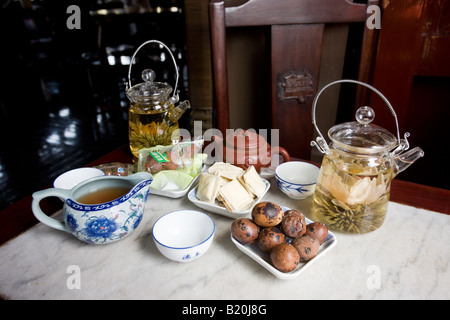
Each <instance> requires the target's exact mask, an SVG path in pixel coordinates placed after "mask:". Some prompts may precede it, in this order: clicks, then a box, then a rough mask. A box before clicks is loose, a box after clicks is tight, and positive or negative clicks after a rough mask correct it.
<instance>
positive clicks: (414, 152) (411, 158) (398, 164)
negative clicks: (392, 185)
mask: <svg viewBox="0 0 450 320" xmlns="http://www.w3.org/2000/svg"><path fill="white" fill-rule="evenodd" d="M424 154H425V153H424V152H423V150H422V149H420V148H419V147H415V148H414V149H411V150H409V151H407V152H404V153H401V154H399V155H396V156H394V175H397V174H399V173H400V172H402V171H404V170H405V169H406V168H408V167H409V166H410V165H412V164H413V163H414V162H415V161H416V160H417V159H419V158H421V157H423V156H424Z"/></svg>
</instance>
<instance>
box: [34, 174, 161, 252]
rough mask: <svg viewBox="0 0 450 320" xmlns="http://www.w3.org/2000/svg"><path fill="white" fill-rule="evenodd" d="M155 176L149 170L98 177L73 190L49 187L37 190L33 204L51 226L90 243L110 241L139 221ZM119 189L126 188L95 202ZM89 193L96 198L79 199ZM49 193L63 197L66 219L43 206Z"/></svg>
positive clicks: (39, 216) (39, 217)
mask: <svg viewBox="0 0 450 320" xmlns="http://www.w3.org/2000/svg"><path fill="white" fill-rule="evenodd" d="M152 180H153V178H152V175H151V174H149V173H147V172H139V173H135V174H133V175H131V176H127V177H119V176H101V177H95V178H91V179H88V180H86V181H83V182H81V183H79V184H77V185H76V186H75V187H73V188H72V189H71V190H66V189H60V188H50V189H45V190H41V191H38V192H35V193H33V202H32V205H31V206H32V210H33V213H34V215H35V216H36V218H37V219H38V220H39V221H41V222H42V223H44V224H46V225H48V226H50V227H52V228H55V229H58V230H62V231H66V232H69V233H71V234H73V235H74V236H75V237H77V238H78V239H80V240H81V241H84V242H87V243H93V244H105V243H110V242H114V241H117V240H120V239H123V238H125V237H126V236H128V235H129V234H130V233H131V232H132V231H133V230H134V229H136V227H137V226H138V225H139V223H140V222H141V220H142V216H143V214H144V207H145V202H146V201H147V197H148V193H149V187H150V183H151V182H152ZM119 190H124V191H121V193H123V194H122V195H120V196H117V197H115V198H114V199H109V200H103V201H100V203H96V202H95V198H96V197H97V195H98V198H99V199H100V198H101V197H107V195H105V194H107V193H110V194H111V195H113V194H114V192H113V191H115V192H116V193H117V192H119ZM87 196H90V197H91V198H92V196H93V198H94V202H86V201H84V202H86V203H88V204H86V203H82V202H81V201H80V199H86V197H87ZM47 197H59V198H61V199H63V201H64V202H65V203H64V207H63V219H64V222H62V221H59V220H57V219H54V218H50V217H49V216H47V215H46V214H45V213H44V212H43V211H42V210H41V208H40V206H39V203H40V201H41V200H42V199H44V198H47ZM103 199H106V198H103ZM91 201H92V200H91Z"/></svg>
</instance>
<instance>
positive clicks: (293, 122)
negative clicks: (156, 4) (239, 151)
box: [210, 0, 378, 160]
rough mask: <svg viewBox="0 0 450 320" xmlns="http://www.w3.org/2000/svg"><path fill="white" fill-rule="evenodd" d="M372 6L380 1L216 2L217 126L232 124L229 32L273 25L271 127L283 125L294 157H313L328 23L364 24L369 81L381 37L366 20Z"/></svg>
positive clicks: (362, 75)
mask: <svg viewBox="0 0 450 320" xmlns="http://www.w3.org/2000/svg"><path fill="white" fill-rule="evenodd" d="M370 5H376V6H378V0H368V3H367V4H357V3H353V2H350V1H348V0H334V1H329V0H282V1H279V0H232V1H224V0H212V1H211V2H210V28H211V51H212V65H213V80H214V100H215V101H214V103H215V106H214V112H215V116H214V120H215V122H214V125H215V127H216V128H218V129H219V130H221V132H222V133H223V134H225V130H226V129H228V128H229V126H230V113H229V110H230V108H229V107H230V106H229V87H228V72H227V41H226V35H227V30H228V29H229V28H232V27H251V26H255V27H257V26H258V27H260V26H265V27H268V28H270V47H271V48H270V60H271V61H270V73H269V74H270V75H271V79H270V87H271V111H270V113H271V114H270V117H271V126H272V129H279V139H280V140H279V143H280V145H281V146H283V147H284V148H285V149H287V150H288V152H289V153H290V154H291V156H293V157H298V158H302V159H306V160H309V159H310V153H311V146H310V142H311V140H312V137H313V126H312V120H311V104H312V101H313V98H314V95H315V94H316V92H317V91H318V83H319V81H318V79H319V68H320V61H321V54H322V38H323V31H324V26H325V24H327V23H333V24H336V23H356V22H363V23H364V32H363V39H362V47H361V55H360V57H361V58H360V63H359V73H358V80H360V81H364V82H369V83H370V80H371V79H370V77H371V70H372V62H373V60H374V54H375V53H374V52H375V48H376V35H377V29H374V28H368V27H367V26H366V24H365V22H366V20H367V19H368V17H370V15H371V14H372V11H370V10H368V6H370ZM367 11H369V12H367ZM336 80H337V79H336ZM363 91H364V88H358V93H357V97H356V99H357V100H362V97H364V96H365V94H366V93H364V92H363ZM367 93H368V92H367ZM358 102H359V101H358ZM244 129H245V128H244Z"/></svg>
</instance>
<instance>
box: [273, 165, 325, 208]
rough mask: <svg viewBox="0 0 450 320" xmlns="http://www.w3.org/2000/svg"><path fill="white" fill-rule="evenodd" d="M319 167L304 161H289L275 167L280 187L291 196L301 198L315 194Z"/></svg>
mask: <svg viewBox="0 0 450 320" xmlns="http://www.w3.org/2000/svg"><path fill="white" fill-rule="evenodd" d="M318 176H319V168H318V167H317V166H315V165H313V164H311V163H308V162H303V161H288V162H284V163H282V164H280V165H279V166H278V167H277V168H276V169H275V177H276V180H277V184H278V187H279V188H280V190H281V191H283V192H284V193H285V194H286V195H287V196H288V197H289V198H292V199H296V200H301V199H305V198H307V197H309V196H311V195H313V194H314V190H315V188H316V183H317V177H318Z"/></svg>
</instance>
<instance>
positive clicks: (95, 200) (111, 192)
mask: <svg viewBox="0 0 450 320" xmlns="http://www.w3.org/2000/svg"><path fill="white" fill-rule="evenodd" d="M128 191H130V188H129V187H124V186H117V187H110V188H103V189H99V190H95V191H92V192H89V193H87V194H85V195H83V196H81V197H79V198H78V199H77V201H78V202H79V203H82V204H100V203H105V202H109V201H112V200H115V199H118V198H120V197H122V196H123V195H125V194H127V193H128Z"/></svg>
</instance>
